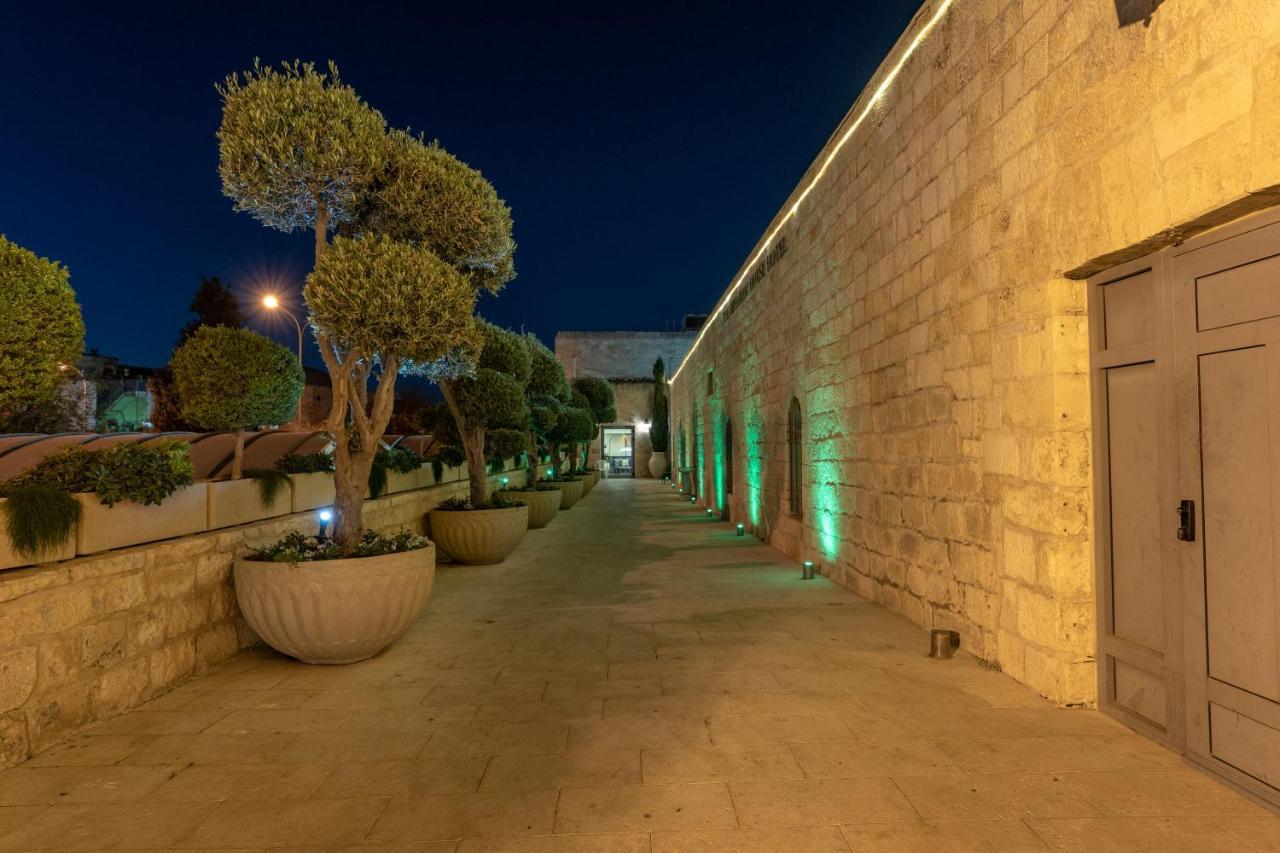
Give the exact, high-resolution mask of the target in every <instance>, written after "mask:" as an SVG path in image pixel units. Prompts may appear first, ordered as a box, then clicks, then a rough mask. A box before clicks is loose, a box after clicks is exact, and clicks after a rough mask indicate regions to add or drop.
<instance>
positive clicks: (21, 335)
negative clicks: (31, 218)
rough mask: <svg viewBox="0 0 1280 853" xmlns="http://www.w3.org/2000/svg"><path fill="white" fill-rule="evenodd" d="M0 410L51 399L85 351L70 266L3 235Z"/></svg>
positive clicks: (0, 247) (0, 241)
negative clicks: (65, 265)
mask: <svg viewBox="0 0 1280 853" xmlns="http://www.w3.org/2000/svg"><path fill="white" fill-rule="evenodd" d="M0 306H3V308H0V413H13V412H14V411H15V410H21V409H23V408H25V407H29V406H34V405H39V404H42V403H47V402H49V401H50V400H52V399H53V398H54V396H55V395H56V394H57V391H58V386H59V384H61V383H62V381H63V380H64V379H65V378H66V375H67V373H68V372H69V371H70V369H71V368H72V367H73V366H74V365H75V363H76V360H77V359H78V358H79V357H80V353H81V352H82V351H83V350H84V320H83V319H82V318H81V316H80V306H79V305H77V304H76V294H75V291H73V290H72V289H71V282H70V274H69V273H68V272H67V268H66V267H64V266H63V265H62V264H60V263H58V262H57V261H51V260H48V259H46V258H41V257H39V256H37V255H36V254H35V253H33V252H30V251H27V250H26V249H24V248H22V247H21V246H18V245H16V244H14V243H11V242H9V240H7V239H5V237H4V236H3V235H0Z"/></svg>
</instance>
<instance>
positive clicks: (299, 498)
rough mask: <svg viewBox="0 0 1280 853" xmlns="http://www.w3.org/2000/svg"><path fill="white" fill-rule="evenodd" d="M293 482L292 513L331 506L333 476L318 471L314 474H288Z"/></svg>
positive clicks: (326, 472)
mask: <svg viewBox="0 0 1280 853" xmlns="http://www.w3.org/2000/svg"><path fill="white" fill-rule="evenodd" d="M289 479H290V480H292V481H293V511H294V512H307V511H308V510H313V509H319V508H320V507H322V506H333V498H334V489H333V474H331V473H329V472H328V471H318V472H316V473H314V474H290V475H289Z"/></svg>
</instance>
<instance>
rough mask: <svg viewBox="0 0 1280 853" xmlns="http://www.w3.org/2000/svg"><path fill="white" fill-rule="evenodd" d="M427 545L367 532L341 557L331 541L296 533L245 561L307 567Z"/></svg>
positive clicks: (404, 534) (405, 534) (409, 537)
mask: <svg viewBox="0 0 1280 853" xmlns="http://www.w3.org/2000/svg"><path fill="white" fill-rule="evenodd" d="M429 544H430V543H429V542H428V541H427V540H426V539H424V538H422V537H421V536H417V535H415V534H413V533H410V532H409V531H407V530H401V531H398V532H396V533H391V534H388V535H382V534H379V533H375V532H374V531H372V530H366V531H365V532H364V535H363V536H362V537H361V539H360V541H359V543H357V544H356V546H355V547H354V548H353V549H352V550H351V551H350V552H349V553H345V554H344V553H343V552H342V549H341V548H339V547H338V543H337V542H336V541H334V540H332V539H320V538H318V537H315V536H304V535H303V534H301V533H299V532H297V531H296V530H295V531H293V532H292V533H288V534H286V535H285V537H284V538H283V539H281V540H280V541H279V542H273V543H272V544H270V545H266V546H264V547H262V548H259V549H257V550H256V551H250V552H249V554H248V556H246V557H245V559H247V560H261V561H263V562H268V563H310V562H315V561H317V560H341V559H343V558H346V557H381V556H383V555H384V554H398V553H400V552H403V551H417V550H419V549H421V548H425V547H427V545H429Z"/></svg>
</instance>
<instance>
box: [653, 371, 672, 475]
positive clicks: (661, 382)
mask: <svg viewBox="0 0 1280 853" xmlns="http://www.w3.org/2000/svg"><path fill="white" fill-rule="evenodd" d="M670 417H671V415H670V411H669V407H668V404H667V375H666V367H665V366H664V365H663V363H662V359H658V360H657V361H655V362H654V363H653V425H652V426H651V427H650V428H649V441H650V443H651V444H653V452H654V453H666V452H667V445H668V442H669V441H670V433H671V420H670Z"/></svg>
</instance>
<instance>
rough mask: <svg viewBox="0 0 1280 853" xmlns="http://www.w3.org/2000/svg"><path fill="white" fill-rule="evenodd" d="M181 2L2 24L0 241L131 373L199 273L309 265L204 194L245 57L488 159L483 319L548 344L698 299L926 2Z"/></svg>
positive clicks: (149, 357)
mask: <svg viewBox="0 0 1280 853" xmlns="http://www.w3.org/2000/svg"><path fill="white" fill-rule="evenodd" d="M179 5H182V4H173V5H172V6H170V7H168V8H165V7H161V6H156V7H150V8H148V7H147V6H146V5H144V4H136V5H135V4H101V5H100V6H98V7H97V8H96V9H94V10H90V11H88V12H84V11H80V10H79V9H77V8H76V6H74V5H72V4H66V5H61V4H57V3H24V4H20V6H15V7H14V8H11V9H9V10H8V12H7V14H6V19H5V26H4V27H3V30H2V31H0V80H3V81H4V94H3V107H2V108H0V233H4V234H6V235H7V236H8V237H9V238H10V239H11V240H13V241H15V242H17V243H19V244H21V245H23V246H26V247H27V248H29V249H32V250H34V251H36V252H37V253H39V254H41V255H45V256H48V257H52V258H56V259H58V260H61V261H62V262H64V263H65V264H67V266H68V267H69V268H70V270H71V282H72V285H73V286H74V287H75V289H76V292H77V294H78V295H79V299H80V302H81V304H82V305H83V306H84V315H85V324H86V326H87V329H88V333H87V345H88V346H91V347H96V348H98V349H99V350H101V351H102V352H103V353H104V354H110V355H117V356H120V357H121V358H122V359H124V360H126V361H128V362H132V363H137V364H144V365H152V364H159V363H163V361H164V360H165V359H166V358H167V357H168V354H169V350H170V348H171V347H172V345H173V343H174V340H175V338H176V336H177V333H178V329H179V327H180V326H181V325H182V324H183V323H184V322H185V321H186V320H187V319H188V317H187V313H186V308H187V304H188V302H189V301H190V298H191V294H192V292H193V291H194V290H195V288H196V286H197V285H198V284H199V281H200V276H202V275H217V276H220V277H221V278H222V279H223V281H225V282H227V283H228V284H230V285H232V286H233V287H234V288H236V290H237V292H239V293H241V294H242V296H243V297H244V299H245V300H246V301H248V300H250V299H251V298H252V296H253V294H254V293H255V288H257V287H259V286H261V285H260V284H259V283H260V282H263V281H266V280H276V281H278V282H280V283H281V286H282V287H284V288H286V289H287V290H288V291H290V292H292V293H294V294H296V292H297V290H298V289H299V288H300V287H301V281H302V278H303V276H304V275H305V274H306V271H307V269H308V263H309V258H310V252H311V244H310V238H309V237H308V236H307V235H305V234H291V235H289V234H282V233H279V232H275V231H269V230H268V229H266V228H264V227H262V226H261V225H259V224H258V223H257V222H256V221H254V220H253V219H251V218H250V217H249V216H248V215H246V214H237V213H233V212H232V209H231V202H230V201H229V200H228V199H226V198H224V197H223V196H222V194H221V191H220V184H219V180H218V175H217V158H218V151H217V142H216V140H215V138H214V132H215V130H216V129H217V126H218V121H219V109H220V106H219V101H218V97H217V95H216V93H215V92H214V90H213V85H214V83H215V82H217V81H219V80H221V79H222V78H223V77H224V76H225V75H226V74H227V73H228V72H231V71H235V70H240V69H243V68H246V67H248V66H249V65H250V64H251V63H252V61H253V58H254V57H255V56H261V57H262V58H263V60H264V61H270V62H276V61H279V60H281V59H286V58H294V57H299V58H303V59H310V60H315V61H316V62H317V64H323V63H324V62H325V60H327V59H330V58H332V59H334V60H335V61H337V63H338V64H339V67H340V68H341V70H342V75H343V77H344V78H345V79H346V80H347V81H348V82H349V83H351V84H352V85H354V86H355V88H356V89H357V91H359V92H360V94H361V95H362V96H363V97H364V98H365V99H366V100H367V101H369V102H370V103H371V104H372V105H373V106H375V107H377V108H378V109H380V110H381V111H382V112H383V114H384V115H385V116H386V117H387V120H388V122H389V123H391V124H392V125H396V126H411V127H412V128H413V129H414V130H419V131H422V132H424V133H425V134H426V135H427V136H428V137H435V138H437V139H439V140H440V141H441V143H442V144H443V145H444V146H445V147H446V148H448V149H449V150H451V151H452V152H454V153H455V154H457V155H458V156H459V157H461V158H462V159H463V160H465V161H467V162H469V163H470V164H471V165H473V166H475V167H477V168H479V169H481V170H482V171H483V172H484V173H485V175H486V176H487V177H488V178H489V179H490V180H491V181H492V182H493V184H494V185H495V186H496V187H497V189H498V192H499V194H501V195H502V196H503V197H504V198H505V199H506V200H507V202H508V203H509V204H510V205H511V208H512V213H513V216H514V219H515V229H516V240H517V241H518V243H519V249H518V251H517V254H516V269H517V272H518V277H517V278H516V280H515V281H513V282H512V283H511V284H510V285H509V286H508V287H507V289H506V290H505V291H504V292H503V293H502V294H501V295H500V296H499V297H498V298H496V299H486V300H485V302H484V304H483V305H482V308H481V311H482V313H484V314H485V316H486V317H488V318H489V319H491V320H493V321H495V322H498V323H500V324H503V325H508V326H513V327H519V326H521V325H523V326H525V327H526V328H528V329H531V330H533V331H535V332H537V333H538V334H539V335H540V336H541V337H542V338H543V339H544V340H545V341H546V342H547V343H548V344H550V343H551V340H552V338H553V336H554V334H555V332H556V331H557V330H559V329H620V328H621V329H645V328H649V329H663V328H666V327H667V325H668V323H670V322H672V321H675V320H677V319H678V318H679V317H680V316H681V315H683V314H684V313H686V312H705V311H708V310H710V308H711V307H712V304H713V303H714V301H715V299H716V297H717V296H718V295H719V293H720V292H721V291H722V290H723V289H724V287H725V286H726V284H727V283H728V281H729V279H730V277H731V276H732V275H733V273H734V272H735V271H736V270H737V268H738V266H739V265H740V264H741V262H742V260H743V258H744V257H745V255H746V253H747V251H748V250H749V249H750V248H751V246H752V245H753V244H754V242H755V240H756V238H757V237H758V235H759V234H760V232H761V230H762V229H763V228H764V226H765V225H766V224H767V222H768V220H769V219H770V217H771V216H772V215H773V213H774V211H775V210H776V209H777V208H778V207H779V205H780V204H781V203H782V201H783V200H784V199H785V197H786V196H787V194H788V193H789V192H790V191H791V189H792V187H793V186H794V184H795V182H796V181H797V180H798V179H799V176H800V174H801V173H802V172H803V170H804V169H805V168H806V166H807V165H808V164H809V162H810V160H811V159H812V158H813V157H814V155H815V154H816V153H817V151H818V149H819V147H820V146H821V145H822V143H823V142H824V141H825V140H826V138H827V136H828V135H829V134H830V133H831V132H832V130H833V129H834V128H835V125H836V123H837V122H838V121H839V120H840V118H841V116H843V115H844V113H845V111H846V110H848V108H849V107H850V105H851V104H852V103H853V101H854V99H855V98H856V97H857V94H858V92H859V91H860V90H861V89H862V87H863V85H864V84H865V82H866V80H867V78H868V77H869V76H870V74H871V73H872V72H873V71H874V69H875V67H876V66H877V65H878V64H879V62H880V60H881V59H882V57H883V56H884V55H885V53H886V52H887V51H888V49H889V48H890V46H891V45H892V44H893V42H894V41H895V40H896V38H897V37H898V35H899V33H900V32H901V31H902V30H903V29H904V28H905V26H906V25H907V23H908V22H909V20H910V18H911V16H912V14H913V13H914V12H915V10H916V3H915V2H913V0H905V2H904V0H879V2H859V0H844V2H839V3H836V2H830V3H812V4H808V5H805V4H803V3H801V4H788V3H771V4H768V5H763V4H762V5H759V6H758V7H757V6H755V5H753V4H742V3H739V4H730V3H725V4H720V5H709V4H683V5H680V6H674V5H673V6H662V5H657V4H629V5H631V6H632V8H634V10H635V11H633V12H624V11H615V10H607V8H606V4H592V5H589V6H583V7H582V8H577V9H571V8H570V7H568V6H562V7H561V8H560V9H558V10H556V11H548V10H547V9H546V8H541V9H540V8H537V7H538V6H544V7H550V6H554V5H556V4H525V5H524V6H522V7H514V6H513V7H512V8H511V9H509V10H504V9H503V8H502V7H501V6H500V5H495V4H492V3H485V4H466V3H454V4H449V6H448V7H447V9H440V8H436V5H435V4H431V3H416V4H404V5H403V6H398V5H391V4H381V5H380V4H355V3H345V4H341V5H329V4H325V3H321V2H312V3H307V4H291V3H271V4H251V5H243V6H240V5H237V4H234V3H231V4H226V3H223V4H201V5H202V6H206V8H204V9H194V8H193V10H192V11H186V12H184V11H175V8H176V7H177V6H179ZM191 5H192V6H193V7H194V6H195V4H191ZM255 7H257V8H255ZM292 298H293V299H295V300H296V299H297V296H296V295H294V296H293V297H292ZM0 310H3V306H0ZM254 325H255V327H256V328H259V329H260V330H262V331H267V332H269V333H272V334H273V335H274V336H275V337H277V338H278V339H280V340H281V341H282V342H285V343H288V344H290V345H292V343H293V341H294V340H295V338H294V332H293V329H292V326H290V327H289V328H288V329H287V330H286V329H285V328H284V327H283V326H275V327H272V326H270V325H266V324H265V323H264V322H261V321H257V320H256V319H255V321H254ZM308 360H309V361H314V362H318V355H315V354H314V353H312V357H311V358H309V359H308Z"/></svg>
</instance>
